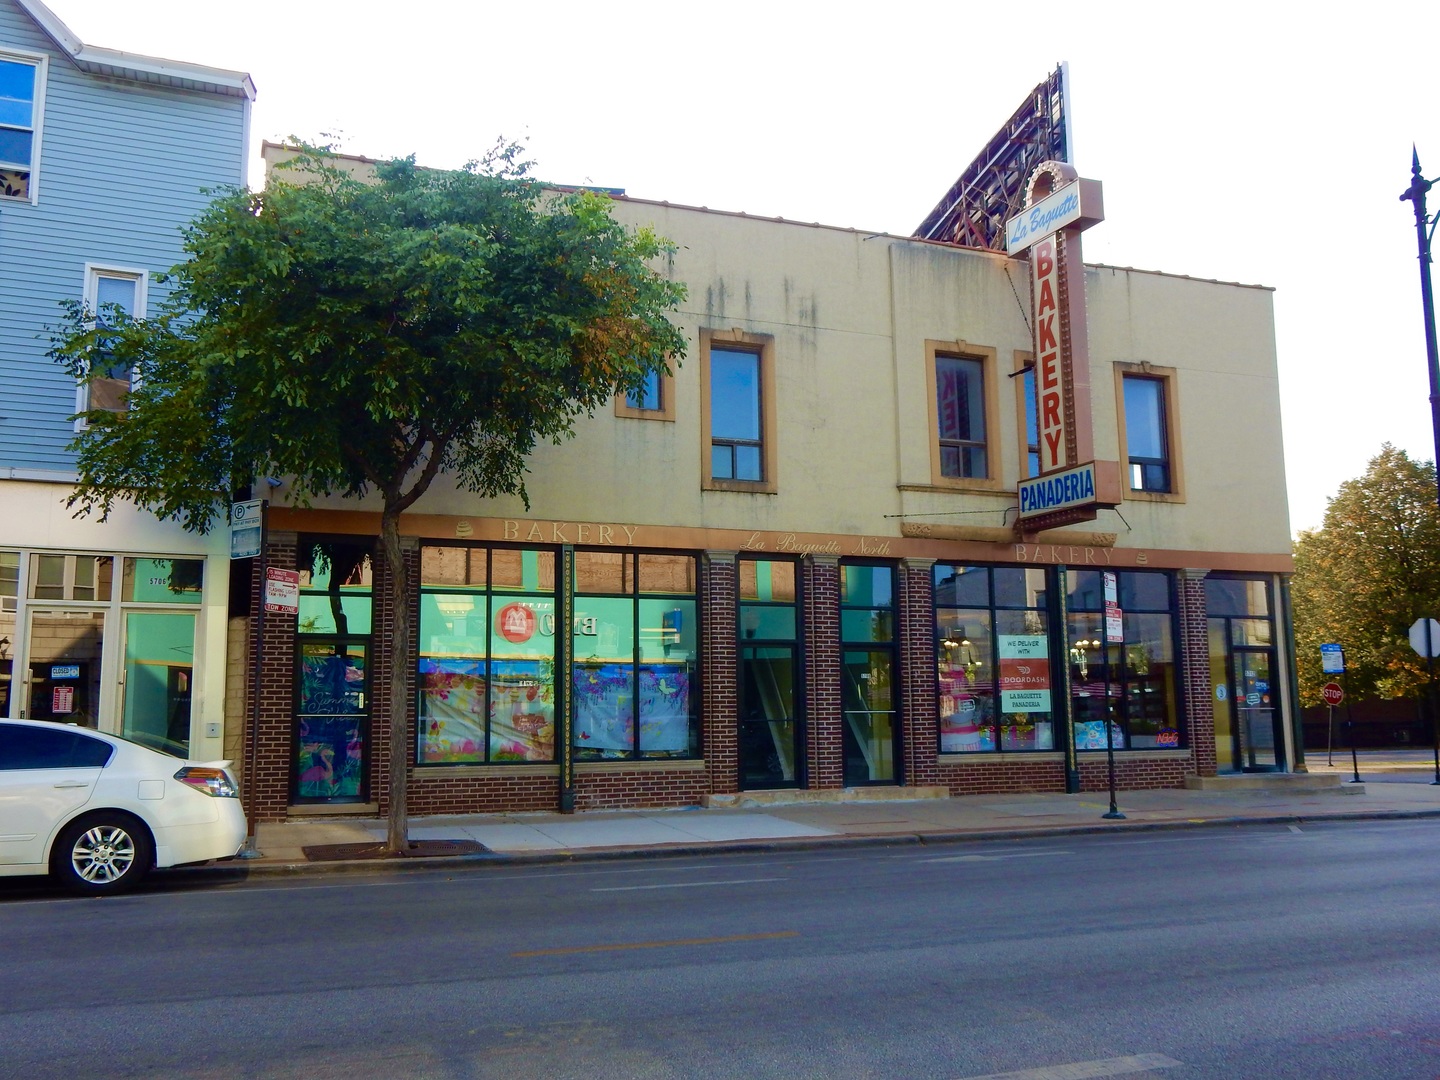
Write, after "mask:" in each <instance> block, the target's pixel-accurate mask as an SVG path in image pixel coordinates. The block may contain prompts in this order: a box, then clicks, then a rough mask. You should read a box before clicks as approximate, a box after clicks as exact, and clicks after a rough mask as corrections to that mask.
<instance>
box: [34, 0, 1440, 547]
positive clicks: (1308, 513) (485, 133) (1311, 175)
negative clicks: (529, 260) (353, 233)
mask: <svg viewBox="0 0 1440 1080" xmlns="http://www.w3.org/2000/svg"><path fill="white" fill-rule="evenodd" d="M47 2H48V3H49V5H50V7H51V8H52V9H53V10H54V11H55V13H56V14H57V15H58V16H59V17H60V18H61V19H62V20H64V21H65V23H66V24H67V25H68V26H69V27H70V28H71V30H72V31H74V32H75V33H76V34H77V35H78V36H79V37H80V38H81V39H82V40H84V41H85V42H86V43H88V44H92V45H99V46H104V47H108V48H118V49H125V50H127V51H134V52H141V53H146V54H149V55H152V56H163V57H168V58H171V59H178V60H187V61H191V62H194V63H202V64H209V65H212V66H216V67H226V68H234V69H238V70H243V71H248V72H250V74H251V75H252V76H253V78H254V80H255V84H256V86H257V87H258V90H259V98H258V100H257V102H256V105H255V113H254V140H255V146H254V148H253V149H257V150H258V146H259V140H260V139H261V138H270V139H277V138H282V137H285V136H288V135H299V136H305V137H311V138H316V137H318V136H320V135H321V134H322V133H329V134H334V135H339V136H341V137H342V140H343V145H344V148H345V149H346V150H348V151H350V152H353V153H359V154H364V155H367V156H370V157H385V156H392V155H402V154H409V153H414V154H416V155H417V156H418V158H419V160H420V162H421V163H422V164H426V165H433V166H456V165H460V164H463V163H464V162H465V161H466V160H468V159H471V158H474V157H478V156H480V155H481V154H482V153H483V152H484V150H485V149H486V148H487V147H489V146H490V145H491V144H493V143H494V141H495V140H496V138H497V137H500V136H505V137H508V138H513V139H522V140H526V141H527V142H528V146H529V150H530V154H531V156H532V158H534V160H535V161H536V162H537V164H538V167H539V169H538V171H539V175H541V176H543V177H545V178H546V179H552V180H557V181H565V182H580V183H592V184H598V185H604V186H608V187H622V188H625V189H626V190H627V191H628V192H629V194H631V195H634V196H638V197H641V198H648V199H668V200H670V201H671V202H678V203H685V204H690V205H696V206H709V207H713V208H717V209H724V210H743V211H746V212H748V213H752V214H764V215H773V216H782V217H787V218H791V219H794V220H799V221H819V222H822V223H825V224H829V225H841V226H854V227H858V228H863V229H867V230H876V231H884V232H891V233H897V234H901V235H906V234H909V233H910V232H912V231H913V230H914V228H915V226H916V225H917V224H918V223H919V222H920V220H921V219H922V218H923V217H924V216H925V214H926V213H927V212H928V211H929V210H930V208H931V207H932V206H933V205H934V204H935V202H936V201H937V200H938V199H939V198H940V196H941V195H942V194H943V193H944V192H945V190H946V189H947V188H948V187H949V185H950V184H951V183H952V182H953V181H954V179H955V178H956V176H957V175H958V174H959V172H960V170H961V169H962V168H963V167H964V166H965V165H966V164H967V163H968V162H969V161H970V160H971V158H972V157H973V156H974V155H975V154H976V153H977V152H978V151H979V149H980V148H981V147H982V146H983V145H984V143H985V141H986V140H987V139H988V138H989V137H990V136H991V135H992V134H993V133H994V132H995V131H996V129H997V128H998V127H999V126H1000V125H1001V124H1002V123H1003V122H1004V121H1005V120H1006V119H1007V118H1008V117H1009V116H1010V114H1011V112H1013V111H1014V109H1015V108H1016V106H1018V105H1019V103H1020V101H1021V100H1022V99H1023V97H1024V96H1025V94H1026V93H1027V92H1028V91H1029V90H1030V89H1031V87H1033V86H1034V85H1035V84H1036V83H1038V82H1040V81H1041V80H1042V79H1043V78H1044V77H1045V75H1046V74H1047V73H1048V72H1050V71H1051V70H1053V69H1054V67H1055V65H1056V63H1057V62H1059V61H1062V60H1064V61H1068V63H1069V67H1070V79H1071V87H1072V94H1071V104H1072V106H1073V115H1072V122H1073V131H1074V137H1075V145H1074V160H1075V164H1076V166H1077V168H1078V169H1079V170H1080V172H1081V174H1082V175H1084V176H1088V177H1093V178H1095V179H1098V180H1100V181H1102V182H1103V183H1104V185H1105V212H1106V220H1105V221H1104V222H1103V223H1102V224H1100V225H1099V226H1096V227H1095V228H1093V229H1091V230H1090V231H1089V232H1087V233H1086V234H1085V257H1086V260H1087V261H1092V262H1104V263H1110V264H1112V265H1118V266H1134V267H1140V268H1142V269H1147V270H1163V271H1166V272H1170V273H1180V274H1188V275H1191V276H1194V277H1202V278H1215V279H1219V280H1222V281H1238V282H1242V283H1246V284H1259V285H1267V286H1271V287H1273V288H1274V289H1275V290H1276V293H1275V313H1276V325H1277V345H1278V349H1279V357H1280V381H1281V396H1282V401H1283V410H1284V416H1283V422H1284V430H1285V453H1286V464H1287V475H1288V478H1289V490H1290V522H1291V526H1292V528H1293V529H1295V530H1299V529H1302V528H1309V527H1315V526H1318V525H1319V524H1320V522H1321V519H1322V517H1323V514H1324V511H1325V504H1326V500H1327V499H1328V498H1329V497H1330V496H1331V495H1333V494H1334V493H1335V489H1336V487H1337V486H1338V485H1339V483H1340V482H1341V481H1343V480H1346V479H1349V478H1352V477H1355V476H1358V475H1360V474H1361V473H1362V472H1363V471H1364V469H1365V465H1366V462H1367V461H1368V460H1369V458H1371V457H1372V456H1374V455H1375V454H1376V453H1377V452H1378V451H1379V449H1380V446H1381V444H1382V443H1383V442H1385V441H1387V440H1388V441H1390V442H1393V443H1395V444H1396V445H1397V446H1399V447H1401V448H1402V449H1404V450H1406V451H1408V452H1409V453H1410V454H1411V456H1413V457H1418V458H1424V459H1426V460H1433V458H1434V456H1435V449H1434V437H1433V434H1432V431H1431V423H1430V406H1429V401H1428V395H1429V389H1428V381H1427V375H1426V362H1425V345H1424V334H1423V322H1422V314H1421V304H1420V289H1419V269H1418V263H1417V261H1416V244H1415V228H1414V217H1413V212H1412V209H1411V205H1410V204H1409V203H1402V202H1400V201H1399V194H1400V192H1401V191H1403V190H1404V189H1405V188H1406V187H1407V186H1408V184H1409V181H1410V150H1411V144H1412V142H1413V143H1415V144H1416V145H1418V147H1419V151H1420V157H1421V162H1422V164H1424V166H1425V171H1426V175H1428V176H1430V177H1432V178H1436V177H1440V93H1437V89H1436V85H1437V73H1440V8H1437V7H1436V5H1435V4H1433V3H1430V4H1421V3H1396V2H1385V0H1379V2H1376V0H1371V2H1369V3H1366V4H1363V5H1346V6H1345V7H1344V8H1332V9H1330V12H1329V13H1322V11H1321V9H1320V7H1319V6H1318V5H1316V6H1304V7H1302V6H1300V5H1290V4H1283V5H1282V4H1277V3H1269V2H1267V0H1250V2H1248V3H1210V4H1205V5H1161V4H1157V3H1153V2H1151V3H1145V4H1128V3H1127V4H1122V3H1109V4H1107V3H1103V2H1096V3H1090V4H1077V3H1073V2H1071V3H1063V4H1062V3H1051V2H1047V0H1036V2H1032V3H1029V4H1026V5H1006V4H997V3H995V2H993V0H992V2H990V3H985V4H973V3H966V2H961V0H951V2H949V3H907V2H906V0H890V2H889V3H885V4H881V5H864V6H861V5H852V6H851V7H849V8H848V9H847V8H842V6H841V5H838V4H834V3H825V4H819V3H814V4H811V3H787V2H785V0H768V2H765V3H751V2H745V0H730V2H727V3H724V4H695V5H688V4H685V3H677V2H674V0H670V2H666V3H627V2H624V0H612V2H611V3H609V4H604V5H601V4H595V3H586V4H574V3H568V2H565V0H557V2H547V3H535V4H519V3H513V2H512V3H505V4H500V3H489V2H485V0H474V2H459V0H455V2H451V0H409V2H408V3H404V4H393V3H387V4H380V3H374V2H371V0H351V2H349V3H345V4H341V3H339V2H337V0H247V2H246V3H244V4H226V5H220V4H210V3H203V2H197V0H47ZM260 176H261V173H260V169H259V166H258V163H257V164H255V165H253V166H252V183H257V184H258V182H259V180H260ZM1431 207H1432V209H1434V210H1437V211H1440V187H1437V189H1436V191H1435V192H1434V197H1433V198H1432V199H1431ZM1154 359H1155V361H1156V362H1158V363H1162V364H1163V363H1164V362H1165V361H1164V358H1163V357H1158V356H1157V357H1155V358H1154ZM1235 524H1236V527H1237V528H1243V523H1241V522H1236V523H1235Z"/></svg>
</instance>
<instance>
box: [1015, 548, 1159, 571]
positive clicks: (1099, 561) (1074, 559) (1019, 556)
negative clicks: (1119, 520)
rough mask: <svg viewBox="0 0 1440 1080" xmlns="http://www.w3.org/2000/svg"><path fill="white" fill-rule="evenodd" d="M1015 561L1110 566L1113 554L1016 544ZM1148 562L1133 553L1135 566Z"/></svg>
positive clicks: (1094, 550)
mask: <svg viewBox="0 0 1440 1080" xmlns="http://www.w3.org/2000/svg"><path fill="white" fill-rule="evenodd" d="M1014 548H1015V561H1016V562H1021V563H1048V564H1051V565H1054V566H1110V565H1113V563H1114V561H1115V553H1114V552H1113V551H1111V550H1110V549H1109V548H1103V547H1081V546H1080V545H1078V544H1016V545H1014ZM1149 561H1150V557H1149V555H1147V554H1146V553H1145V552H1143V551H1137V552H1136V553H1135V564H1136V565H1137V566H1144V565H1145V564H1147V563H1148V562H1149Z"/></svg>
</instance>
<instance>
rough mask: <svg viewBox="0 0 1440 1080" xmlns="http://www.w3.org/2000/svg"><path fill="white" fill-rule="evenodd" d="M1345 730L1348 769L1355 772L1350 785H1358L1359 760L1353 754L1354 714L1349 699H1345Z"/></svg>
mask: <svg viewBox="0 0 1440 1080" xmlns="http://www.w3.org/2000/svg"><path fill="white" fill-rule="evenodd" d="M1345 730H1346V731H1347V732H1349V735H1350V767H1351V768H1352V769H1354V770H1355V779H1354V780H1351V781H1350V783H1352V784H1358V783H1360V758H1359V757H1358V756H1357V755H1356V753H1355V713H1354V712H1353V711H1351V708H1350V699H1349V698H1348V697H1347V698H1346V699H1345Z"/></svg>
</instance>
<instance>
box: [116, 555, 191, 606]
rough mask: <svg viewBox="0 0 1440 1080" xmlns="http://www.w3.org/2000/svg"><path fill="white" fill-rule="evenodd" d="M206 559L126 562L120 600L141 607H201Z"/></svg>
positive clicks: (129, 560) (136, 560) (127, 560)
mask: <svg viewBox="0 0 1440 1080" xmlns="http://www.w3.org/2000/svg"><path fill="white" fill-rule="evenodd" d="M204 581H205V562H204V560H203V559H126V560H125V566H124V571H123V574H122V576H121V579H120V599H121V600H123V601H125V602H126V603H127V604H129V603H139V604H199V603H200V596H201V590H202V587H203V585H204Z"/></svg>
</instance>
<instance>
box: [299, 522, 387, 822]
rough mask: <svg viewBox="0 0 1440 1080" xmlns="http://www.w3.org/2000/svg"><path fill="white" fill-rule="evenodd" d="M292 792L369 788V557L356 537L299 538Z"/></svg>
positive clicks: (344, 798) (328, 796)
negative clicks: (298, 611) (297, 669)
mask: <svg viewBox="0 0 1440 1080" xmlns="http://www.w3.org/2000/svg"><path fill="white" fill-rule="evenodd" d="M297 549H298V554H299V560H298V562H299V571H300V616H299V619H298V620H297V623H296V629H297V632H298V651H299V656H298V667H299V671H298V673H297V674H298V678H297V693H298V700H297V701H296V709H295V742H294V755H295V756H294V758H293V765H292V769H293V773H292V776H291V791H292V793H293V796H294V798H295V800H296V801H297V802H361V801H364V799H365V798H366V796H367V792H368V772H369V738H370V704H369V703H370V687H369V681H368V676H369V669H370V663H369V662H370V619H371V587H372V583H371V559H370V552H369V548H368V546H367V545H363V544H357V543H355V542H354V541H353V540H346V539H334V540H331V539H327V538H324V537H312V536H302V537H300V541H299V544H298V545H297Z"/></svg>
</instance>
